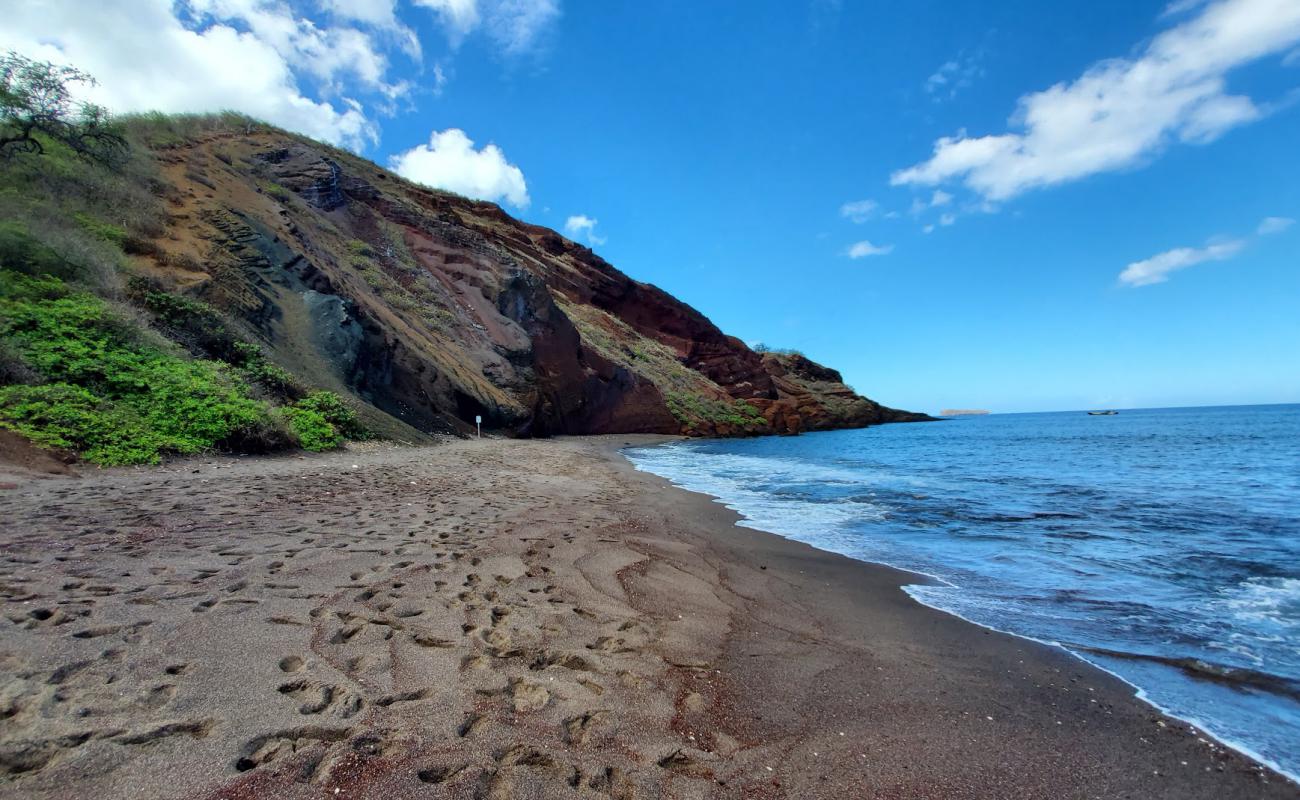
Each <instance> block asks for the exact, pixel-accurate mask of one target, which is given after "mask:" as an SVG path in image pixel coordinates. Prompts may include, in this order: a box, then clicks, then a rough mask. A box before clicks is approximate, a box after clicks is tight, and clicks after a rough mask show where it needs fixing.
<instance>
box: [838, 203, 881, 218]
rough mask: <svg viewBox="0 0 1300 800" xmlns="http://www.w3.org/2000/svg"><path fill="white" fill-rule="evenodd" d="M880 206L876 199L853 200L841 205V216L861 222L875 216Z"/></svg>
mask: <svg viewBox="0 0 1300 800" xmlns="http://www.w3.org/2000/svg"><path fill="white" fill-rule="evenodd" d="M878 208H879V206H878V205H877V204H876V201H875V200H853V201H851V202H848V203H845V204H844V205H842V206H840V216H841V217H844V218H845V219H847V220H851V221H853V222H854V223H857V224H861V223H863V222H866V221H867V220H869V219H871V218H872V217H873V216H875V214H876V210H877V209H878Z"/></svg>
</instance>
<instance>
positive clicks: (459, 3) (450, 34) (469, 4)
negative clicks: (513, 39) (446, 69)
mask: <svg viewBox="0 0 1300 800" xmlns="http://www.w3.org/2000/svg"><path fill="white" fill-rule="evenodd" d="M414 2H415V4H416V5H417V6H424V7H425V8H428V9H432V10H433V11H434V12H436V13H437V15H438V17H439V18H440V19H441V20H442V24H443V25H444V26H446V28H447V38H449V39H450V40H451V43H452V46H453V47H455V46H458V45H459V44H460V43H461V41H463V40H464V38H465V37H466V36H468V35H469V32H470V31H472V30H474V29H475V28H477V27H478V24H479V19H480V18H479V12H478V0H414Z"/></svg>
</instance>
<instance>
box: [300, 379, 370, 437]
mask: <svg viewBox="0 0 1300 800" xmlns="http://www.w3.org/2000/svg"><path fill="white" fill-rule="evenodd" d="M293 405H294V407H295V408H298V409H301V410H304V411H313V412H315V413H317V414H320V415H321V416H322V417H324V418H325V420H326V421H327V422H329V424H331V425H333V426H334V427H335V428H337V429H338V432H339V433H340V434H342V435H343V436H345V437H347V438H348V439H354V440H356V439H365V438H366V437H367V435H368V432H367V431H366V429H365V428H364V427H362V425H361V422H360V421H359V420H358V419H357V412H356V411H354V410H353V409H352V407H351V406H349V405H348V404H347V403H345V402H344V401H343V398H342V397H339V396H338V395H337V394H335V393H334V392H326V391H315V392H312V393H310V394H308V395H307V396H306V397H304V398H303V399H301V400H299V401H298V402H296V403H294V404H293Z"/></svg>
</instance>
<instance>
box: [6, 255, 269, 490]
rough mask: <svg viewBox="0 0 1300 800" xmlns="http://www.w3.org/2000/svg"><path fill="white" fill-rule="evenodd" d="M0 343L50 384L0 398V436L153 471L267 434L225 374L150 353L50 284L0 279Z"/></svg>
mask: <svg viewBox="0 0 1300 800" xmlns="http://www.w3.org/2000/svg"><path fill="white" fill-rule="evenodd" d="M0 337H3V339H5V340H7V342H8V346H9V348H11V349H12V350H14V351H16V352H17V353H19V354H20V356H21V359H22V363H23V364H25V365H26V366H28V367H29V368H30V370H31V371H32V372H34V373H36V374H37V375H38V376H39V377H40V378H41V379H43V380H45V381H48V383H47V384H46V385H43V386H10V387H6V388H5V389H4V390H2V393H0V427H6V428H10V429H13V430H16V431H18V432H19V433H22V434H23V435H25V436H28V437H29V438H31V439H32V440H33V441H36V442H38V443H40V444H45V445H49V446H55V447H67V448H71V449H74V450H78V451H80V452H82V454H83V455H84V456H85V457H86V458H87V460H89V461H92V462H95V463H97V464H106V465H107V464H138V463H156V462H157V461H158V460H159V458H160V457H161V456H162V454H164V453H182V454H184V453H197V452H201V451H203V450H207V449H210V448H214V447H226V446H229V445H230V444H232V443H236V442H241V441H245V440H248V439H250V438H251V439H258V438H265V437H266V436H267V435H268V434H267V432H268V431H273V430H274V425H272V424H271V421H270V420H269V411H268V409H267V407H266V405H265V404H264V403H261V402H258V401H257V400H254V399H253V398H251V397H250V396H248V393H247V391H246V389H245V388H244V387H243V386H241V385H240V384H239V383H238V382H236V381H235V380H233V379H232V377H231V376H230V375H229V373H228V368H227V367H226V365H224V364H219V363H216V362H211V361H188V360H185V359H183V358H180V357H178V356H175V355H172V354H171V353H168V352H165V351H164V350H162V349H159V348H158V347H156V346H154V345H153V344H151V343H150V342H149V341H148V339H147V337H146V336H145V335H144V331H142V330H141V329H140V328H139V327H138V326H137V325H135V324H133V323H132V322H131V321H130V320H129V319H125V318H123V317H121V316H119V315H117V314H115V313H114V312H113V311H112V310H111V309H110V308H109V306H108V305H107V304H106V303H105V302H104V301H102V300H100V299H98V298H96V297H94V296H92V295H90V294H88V293H85V292H79V291H71V290H69V289H68V288H67V287H66V286H65V285H64V284H63V282H62V281H60V280H58V279H57V278H52V277H44V278H30V277H26V276H23V275H19V274H17V273H14V272H0Z"/></svg>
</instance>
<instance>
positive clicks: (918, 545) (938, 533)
mask: <svg viewBox="0 0 1300 800" xmlns="http://www.w3.org/2000/svg"><path fill="white" fill-rule="evenodd" d="M625 453H626V455H627V456H628V457H629V458H630V459H631V460H632V462H633V463H634V464H635V465H636V466H637V468H639V469H642V470H645V471H648V472H653V473H655V474H658V475H661V476H663V477H665V478H668V479H669V480H671V481H672V482H674V483H675V484H678V485H680V486H682V487H684V488H687V489H691V490H694V491H698V492H706V493H708V494H712V495H715V496H716V497H718V498H719V500H720V501H721V502H723V503H725V504H726V505H727V506H729V507H730V508H733V509H735V510H736V511H738V512H740V513H741V514H742V515H744V517H746V521H745V522H744V524H745V525H747V526H749V527H754V528H758V529H761V530H766V531H771V532H772V533H777V534H781V535H783V536H787V537H789V538H792V539H797V540H799V541H803V542H807V543H809V544H811V545H814V546H816V547H819V548H822V549H824V550H830V551H834V552H837V553H842V554H844V555H848V556H852V557H854V558H859V559H863V560H867V561H874V562H879V563H884V564H889V565H892V566H896V567H903V568H906V569H910V570H914V571H917V572H921V573H925V574H927V575H930V576H933V577H934V578H937V579H938V581H937V582H934V583H932V584H930V585H915V586H909V587H908V588H907V591H908V593H909V594H911V595H912V596H913V597H915V598H916V599H917V600H919V601H921V602H922V603H925V604H927V605H930V606H934V607H936V608H939V609H943V610H945V611H948V612H951V613H953V614H957V615H960V616H961V617H964V618H966V619H969V620H971V621H973V622H976V623H979V624H981V625H986V626H988V627H992V628H996V629H998V630H1002V631H1007V632H1010V633H1015V634H1019V635H1022V636H1027V637H1030V638H1033V639H1037V640H1040V641H1043V642H1048V643H1054V644H1059V645H1060V646H1062V647H1065V648H1067V649H1069V650H1070V651H1072V652H1074V653H1075V654H1077V655H1079V656H1080V657H1082V658H1085V659H1086V660H1087V661H1090V662H1092V663H1093V664H1096V665H1098V666H1100V667H1102V668H1103V669H1106V670H1109V671H1111V672H1113V673H1115V674H1117V675H1119V676H1120V677H1121V678H1123V679H1125V680H1127V681H1129V682H1130V683H1132V684H1134V685H1135V686H1137V687H1138V689H1139V691H1140V693H1141V695H1142V696H1143V697H1144V698H1146V699H1147V700H1148V701H1149V702H1151V703H1153V704H1155V705H1157V706H1158V707H1160V708H1161V709H1163V710H1165V711H1166V712H1168V713H1170V714H1172V715H1174V716H1177V717H1180V718H1182V719H1185V720H1187V721H1189V722H1192V723H1194V724H1196V725H1198V726H1200V727H1201V728H1202V729H1204V730H1206V731H1208V732H1210V733H1211V734H1213V735H1214V736H1215V737H1216V738H1218V739H1220V740H1221V741H1223V742H1224V743H1226V744H1229V745H1231V746H1233V747H1236V748H1237V749H1239V750H1242V751H1245V752H1247V753H1248V754H1250V755H1252V756H1254V757H1255V758H1257V759H1259V760H1260V761H1263V762H1264V763H1266V764H1268V765H1270V766H1272V767H1273V768H1275V769H1277V770H1279V771H1281V772H1284V773H1285V774H1287V775H1289V776H1291V777H1292V778H1293V779H1300V405H1275V406H1237V407H1215V408H1177V409H1136V410H1124V411H1121V412H1120V413H1119V414H1118V415H1117V416H1111V417H1093V416H1088V415H1087V414H1085V413H1084V412H1082V411H1078V412H1060V413H1047V414H994V415H990V416H984V417H962V418H957V419H952V420H946V421H942V422H932V423H915V424H896V425H883V426H880V427H874V428H867V429H862V430H851V431H832V432H825V433H813V434H805V435H803V436H798V437H764V438H759V439H727V440H694V441H684V442H674V443H670V444H667V445H660V446H655V447H644V448H631V449H629V450H626V451H625Z"/></svg>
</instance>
